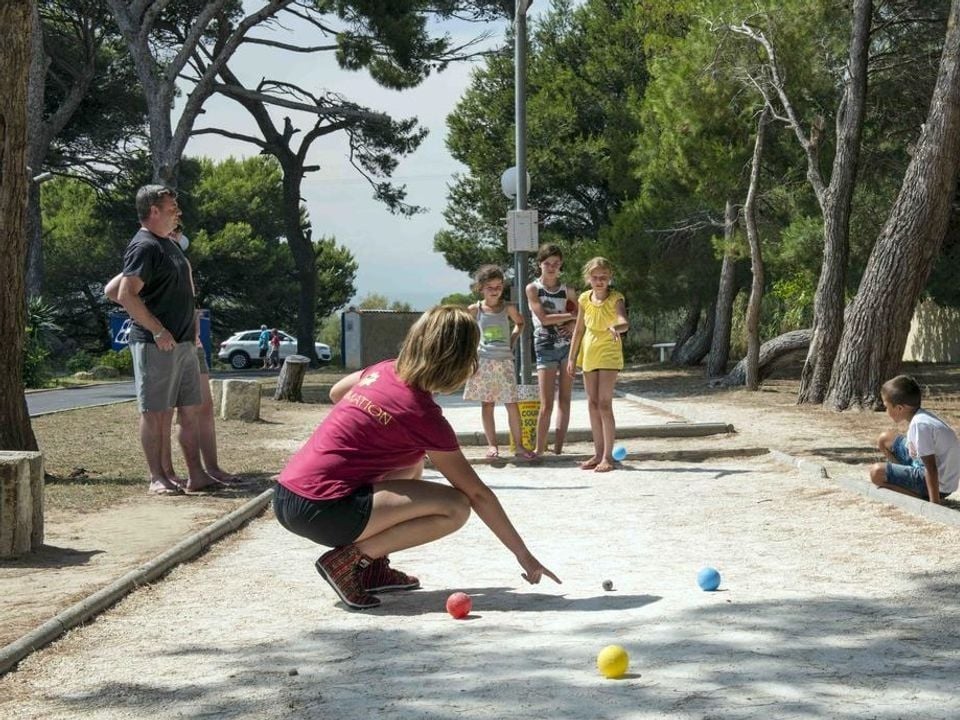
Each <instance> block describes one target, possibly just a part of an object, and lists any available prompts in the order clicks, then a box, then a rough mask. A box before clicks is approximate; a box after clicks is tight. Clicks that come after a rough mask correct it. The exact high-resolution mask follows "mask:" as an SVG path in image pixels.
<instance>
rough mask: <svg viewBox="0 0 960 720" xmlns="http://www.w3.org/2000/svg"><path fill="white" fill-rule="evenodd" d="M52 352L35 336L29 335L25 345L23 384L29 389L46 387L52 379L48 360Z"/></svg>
mask: <svg viewBox="0 0 960 720" xmlns="http://www.w3.org/2000/svg"><path fill="white" fill-rule="evenodd" d="M49 356H50V352H49V351H48V350H47V349H46V348H45V347H44V346H43V345H42V344H41V342H40V341H39V340H38V339H37V338H36V337H34V336H33V335H30V334H28V335H27V337H26V342H24V345H23V384H24V386H25V387H28V388H39V387H43V386H44V385H46V383H47V380H49V378H50V369H49V367H48V366H47V358H48V357H49Z"/></svg>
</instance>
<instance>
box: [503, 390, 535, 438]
mask: <svg viewBox="0 0 960 720" xmlns="http://www.w3.org/2000/svg"><path fill="white" fill-rule="evenodd" d="M517 394H518V396H519V398H520V400H519V401H518V402H517V409H518V410H519V411H520V437H521V438H522V440H523V445H524V447H526V448H529V449H530V450H533V449H534V448H535V447H536V446H537V417H538V416H539V415H540V388H539V387H537V386H536V385H520V386H518V387H517ZM516 451H517V445H516V443H515V442H514V439H513V436H512V435H511V436H510V452H513V453H515V452H516Z"/></svg>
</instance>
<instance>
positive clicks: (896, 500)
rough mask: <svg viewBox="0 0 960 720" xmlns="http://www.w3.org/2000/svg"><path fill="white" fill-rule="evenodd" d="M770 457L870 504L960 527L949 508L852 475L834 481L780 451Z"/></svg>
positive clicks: (959, 517)
mask: <svg viewBox="0 0 960 720" xmlns="http://www.w3.org/2000/svg"><path fill="white" fill-rule="evenodd" d="M770 456H771V457H772V458H773V459H774V460H776V461H777V462H779V463H782V464H784V465H791V466H793V467H794V468H796V469H797V470H799V471H800V472H802V473H804V474H807V475H814V476H816V477H820V478H825V479H828V480H832V481H833V482H835V483H836V484H837V485H839V486H840V487H842V488H843V489H845V490H850V491H851V492H855V493H857V494H858V495H863V496H864V497H866V498H867V499H869V500H873V501H875V502H881V503H884V504H886V505H895V506H896V507H898V508H900V509H901V510H904V511H906V512H909V513H912V514H913V515H917V516H919V517H922V518H925V519H927V520H932V521H933V522H938V523H943V524H944V525H951V526H953V527H960V513H958V512H957V511H956V510H954V509H953V508H949V507H946V506H945V505H937V504H935V503H932V502H928V501H926V500H921V499H920V498H917V497H913V496H911V495H904V494H902V493H898V492H893V491H891V490H883V489H881V488H878V487H877V486H876V485H874V484H873V483H872V482H870V481H868V480H864V479H862V478H858V477H852V476H849V475H843V476H837V477H831V476H830V473H829V472H828V471H827V468H826V466H824V465H820V464H818V463H815V462H812V461H810V460H804V459H802V458H796V457H794V456H793V455H789V454H787V453H785V452H781V451H780V450H773V449H771V450H770Z"/></svg>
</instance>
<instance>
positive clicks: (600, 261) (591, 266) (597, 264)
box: [583, 255, 613, 284]
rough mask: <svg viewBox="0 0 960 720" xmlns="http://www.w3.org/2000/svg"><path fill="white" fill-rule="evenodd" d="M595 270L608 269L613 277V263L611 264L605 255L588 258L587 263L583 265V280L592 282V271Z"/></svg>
mask: <svg viewBox="0 0 960 720" xmlns="http://www.w3.org/2000/svg"><path fill="white" fill-rule="evenodd" d="M594 270H606V271H607V272H608V273H609V274H610V276H611V277H613V265H611V264H610V261H609V260H607V259H606V258H605V257H600V256H599V255H598V256H597V257H595V258H590V259H589V260H587V262H586V264H585V265H584V266H583V281H584V282H585V283H587V284H589V283H590V273H592V272H593V271H594Z"/></svg>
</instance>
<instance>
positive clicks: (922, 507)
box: [617, 393, 960, 527]
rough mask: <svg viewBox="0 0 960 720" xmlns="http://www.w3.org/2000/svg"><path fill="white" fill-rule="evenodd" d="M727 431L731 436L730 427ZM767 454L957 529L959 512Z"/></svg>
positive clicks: (626, 395)
mask: <svg viewBox="0 0 960 720" xmlns="http://www.w3.org/2000/svg"><path fill="white" fill-rule="evenodd" d="M617 395H618V396H620V397H623V398H626V399H627V400H631V401H633V402H636V403H640V404H641V405H649V406H651V407H655V408H657V409H659V410H663V411H665V412H671V413H672V412H673V410H672V409H671V408H670V405H669V404H668V403H662V402H659V401H657V400H650V399H647V398H645V397H641V396H639V395H633V394H631V393H617ZM730 431H731V432H733V428H732V426H731V430H730ZM769 452H770V456H771V457H772V458H773V459H774V460H775V461H777V462H779V463H782V464H784V465H789V466H791V467H793V468H795V469H796V470H797V471H799V472H801V473H803V474H804V475H809V476H812V477H817V478H823V479H829V480H831V481H832V482H834V483H836V484H837V485H839V486H840V487H842V488H844V489H845V490H849V491H851V492H855V493H857V494H859V495H863V496H864V497H866V498H868V499H869V500H873V501H875V502H881V503H884V504H886V505H895V506H896V507H898V508H900V509H901V510H903V511H905V512H909V513H912V514H913V515H916V516H918V517H922V518H926V519H927V520H931V521H933V522H938V523H942V524H944V525H950V526H952V527H960V512H957V511H956V510H953V509H952V508H948V507H945V506H943V505H936V504H934V503H931V502H927V501H926V500H921V499H920V498H915V497H911V496H909V495H903V494H901V493H896V492H892V491H890V490H881V489H880V488H878V487H876V486H875V485H874V484H873V483H871V482H869V481H868V480H865V479H863V478H860V477H852V476H847V475H843V476H839V475H838V476H835V477H831V475H830V473H829V472H828V471H827V468H826V466H825V465H821V464H820V463H817V462H814V461H811V460H804V459H802V458H797V457H794V456H793V455H790V454H788V453H785V452H782V451H780V450H776V449H774V448H769Z"/></svg>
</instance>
